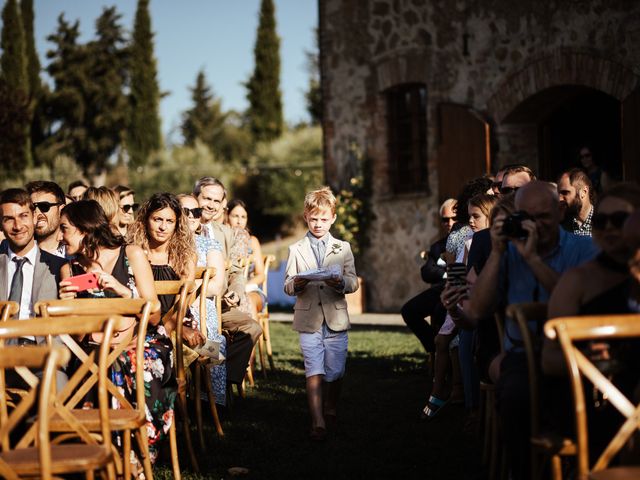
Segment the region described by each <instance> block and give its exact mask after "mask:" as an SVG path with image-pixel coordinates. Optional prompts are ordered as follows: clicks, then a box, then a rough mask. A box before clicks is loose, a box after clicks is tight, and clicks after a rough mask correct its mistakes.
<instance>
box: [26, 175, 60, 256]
mask: <svg viewBox="0 0 640 480" xmlns="http://www.w3.org/2000/svg"><path fill="white" fill-rule="evenodd" d="M25 188H26V190H27V192H29V195H30V196H31V201H32V202H33V205H34V206H35V208H36V210H35V218H36V225H35V239H36V241H37V242H38V247H39V248H40V249H41V250H44V251H45V252H49V253H51V254H53V255H56V256H58V257H62V258H64V256H65V247H64V245H63V244H62V243H61V242H60V212H61V210H62V207H64V205H65V200H66V199H65V195H64V190H62V188H60V186H59V185H58V184H57V183H54V182H48V181H45V180H38V181H36V182H29V183H27V185H26V187H25Z"/></svg>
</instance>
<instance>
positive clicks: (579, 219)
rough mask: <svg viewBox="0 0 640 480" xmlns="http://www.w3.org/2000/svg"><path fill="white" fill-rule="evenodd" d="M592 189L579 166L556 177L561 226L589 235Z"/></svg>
mask: <svg viewBox="0 0 640 480" xmlns="http://www.w3.org/2000/svg"><path fill="white" fill-rule="evenodd" d="M592 193H593V189H592V187H591V180H589V176H588V175H587V174H586V173H585V172H584V171H583V170H581V169H579V168H572V169H571V170H567V171H566V172H564V173H562V175H560V178H558V196H559V197H560V208H561V209H562V210H563V212H564V220H563V221H562V226H563V228H564V229H565V230H567V231H568V232H571V233H575V234H576V235H583V236H587V237H590V236H591V218H592V217H593V203H592Z"/></svg>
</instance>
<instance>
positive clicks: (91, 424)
mask: <svg viewBox="0 0 640 480" xmlns="http://www.w3.org/2000/svg"><path fill="white" fill-rule="evenodd" d="M71 414H72V415H73V416H74V418H75V419H76V420H78V421H79V422H80V423H82V425H84V427H85V428H86V429H87V430H89V431H90V432H99V431H100V415H99V414H98V411H97V410H86V409H79V408H76V409H73V410H71ZM146 423H147V419H146V418H145V415H144V413H143V412H141V411H139V410H109V426H110V428H111V430H134V429H137V428H139V427H141V426H142V425H144V424H146ZM49 428H50V430H51V431H52V432H67V431H69V423H68V422H67V421H66V420H64V419H63V418H62V417H61V416H60V415H59V414H57V413H56V414H54V415H52V416H51V420H50V423H49Z"/></svg>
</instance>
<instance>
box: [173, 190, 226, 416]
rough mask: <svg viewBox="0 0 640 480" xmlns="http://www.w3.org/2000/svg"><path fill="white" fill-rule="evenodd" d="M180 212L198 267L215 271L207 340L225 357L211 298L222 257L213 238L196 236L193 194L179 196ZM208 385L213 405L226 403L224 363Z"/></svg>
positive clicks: (219, 288)
mask: <svg viewBox="0 0 640 480" xmlns="http://www.w3.org/2000/svg"><path fill="white" fill-rule="evenodd" d="M178 199H179V200H180V204H181V205H182V209H183V210H184V213H185V215H186V217H187V222H188V224H189V230H191V232H193V234H194V236H195V241H196V254H197V255H198V266H199V267H214V268H215V269H216V274H215V276H214V277H213V278H212V279H211V280H210V281H209V289H208V291H207V300H206V302H207V318H206V322H207V337H208V338H209V340H213V341H217V342H220V353H222V355H224V356H225V357H226V355H227V339H226V338H225V336H224V335H222V334H220V333H218V322H219V318H218V312H217V310H216V302H214V301H213V300H212V299H211V297H213V296H217V295H220V294H221V292H222V287H223V283H224V274H225V273H224V271H225V265H224V263H225V262H224V257H223V255H222V245H220V242H218V240H216V239H215V238H209V237H204V236H202V235H198V230H199V229H200V226H201V223H200V216H201V214H202V210H201V209H200V207H199V206H198V201H197V200H196V198H195V197H194V196H193V195H186V194H183V195H178ZM191 311H192V314H193V318H194V321H195V322H196V324H197V325H199V324H200V312H199V310H198V309H197V308H193V307H192V308H191ZM211 382H212V384H213V393H214V394H215V396H216V403H218V404H220V405H224V404H225V400H226V385H227V367H226V365H224V364H221V365H215V366H213V367H212V368H211Z"/></svg>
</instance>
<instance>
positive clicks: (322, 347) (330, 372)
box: [284, 187, 358, 441]
mask: <svg viewBox="0 0 640 480" xmlns="http://www.w3.org/2000/svg"><path fill="white" fill-rule="evenodd" d="M304 219H305V221H306V223H307V226H308V227H309V231H308V232H307V234H306V235H305V236H304V237H303V238H302V239H301V240H299V241H297V242H296V243H294V244H293V245H291V246H290V247H289V258H288V260H287V270H286V277H285V282H284V291H285V293H287V295H295V296H296V297H297V298H296V304H295V306H294V315H293V329H294V330H296V331H297V332H299V333H300V349H301V350H302V356H303V357H304V369H305V376H306V378H307V400H308V402H309V411H310V413H311V433H310V437H311V439H312V440H316V441H318V440H324V438H325V437H326V434H327V428H332V427H334V426H335V423H336V419H337V417H336V415H337V403H338V397H339V394H340V386H341V383H342V377H343V376H344V370H345V364H346V361H347V343H348V337H347V330H348V329H349V327H350V324H349V314H348V313H347V301H346V299H345V298H344V296H345V294H346V293H351V292H355V291H356V290H357V289H358V280H357V278H356V269H355V265H354V261H353V254H352V253H351V247H350V246H349V243H348V242H343V241H342V240H338V239H336V238H333V237H332V236H331V234H330V233H329V229H330V228H331V225H333V223H334V222H335V221H336V199H335V197H334V196H333V193H331V190H330V189H329V188H328V187H325V188H321V189H320V190H314V191H312V192H309V193H307V195H306V196H305V199H304Z"/></svg>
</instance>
